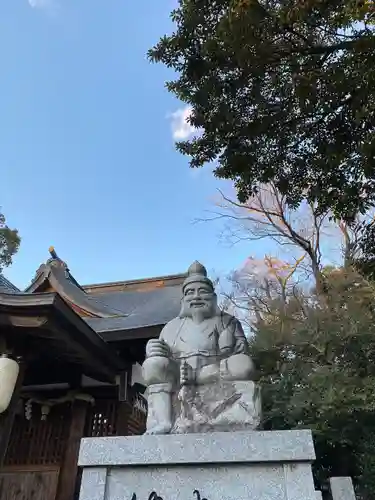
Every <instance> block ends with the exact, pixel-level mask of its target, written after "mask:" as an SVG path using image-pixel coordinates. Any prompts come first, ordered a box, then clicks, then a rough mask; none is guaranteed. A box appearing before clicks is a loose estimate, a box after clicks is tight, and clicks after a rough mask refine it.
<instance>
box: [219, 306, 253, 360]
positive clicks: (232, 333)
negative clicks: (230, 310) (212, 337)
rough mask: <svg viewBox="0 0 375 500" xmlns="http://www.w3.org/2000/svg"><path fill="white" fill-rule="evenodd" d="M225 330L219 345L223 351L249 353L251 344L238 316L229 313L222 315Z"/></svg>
mask: <svg viewBox="0 0 375 500" xmlns="http://www.w3.org/2000/svg"><path fill="white" fill-rule="evenodd" d="M222 322H223V330H222V332H221V334H220V337H219V345H220V350H221V352H222V353H225V352H227V353H228V354H229V355H230V354H248V353H249V345H248V342H247V339H246V336H245V333H244V331H243V328H242V325H241V323H240V322H239V321H238V319H237V318H235V317H234V316H231V315H229V314H224V315H223V316H222Z"/></svg>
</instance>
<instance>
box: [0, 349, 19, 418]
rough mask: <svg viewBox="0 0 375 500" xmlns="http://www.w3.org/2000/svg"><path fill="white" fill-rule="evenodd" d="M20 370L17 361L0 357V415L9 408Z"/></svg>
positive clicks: (4, 356) (5, 356)
mask: <svg viewBox="0 0 375 500" xmlns="http://www.w3.org/2000/svg"><path fill="white" fill-rule="evenodd" d="M19 371H20V368H19V366H18V363H17V361H14V359H11V358H8V357H7V355H3V356H1V357H0V413H3V412H4V411H5V410H6V409H7V408H8V406H9V403H10V400H11V399H12V395H13V391H14V388H15V387H16V383H17V378H18V374H19Z"/></svg>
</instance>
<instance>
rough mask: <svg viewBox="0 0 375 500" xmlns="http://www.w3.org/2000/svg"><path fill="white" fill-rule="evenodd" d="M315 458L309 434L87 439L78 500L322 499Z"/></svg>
mask: <svg viewBox="0 0 375 500" xmlns="http://www.w3.org/2000/svg"><path fill="white" fill-rule="evenodd" d="M314 459H315V453H314V447H313V442H312V436H311V433H310V431H307V430H303V431H272V432H261V431H246V432H242V431H241V432H234V433H228V432H223V433H211V434H187V435H183V434H175V435H164V436H152V435H143V436H129V437H110V438H86V439H83V440H82V443H81V448H80V455H79V465H80V466H81V467H82V468H83V474H82V483H81V492H80V500H148V499H150V498H152V499H153V500H160V498H161V499H163V500H193V499H195V500H199V498H200V499H201V500H316V498H317V495H316V492H315V491H314V483H313V478H312V473H311V462H312V461H313V460H314ZM152 492H156V494H157V496H155V495H154V496H153V497H150V494H151V493H152ZM159 497H160V498H159Z"/></svg>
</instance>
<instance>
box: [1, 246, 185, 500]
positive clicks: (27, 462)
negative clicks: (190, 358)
mask: <svg viewBox="0 0 375 500" xmlns="http://www.w3.org/2000/svg"><path fill="white" fill-rule="evenodd" d="M50 254H51V257H50V258H49V259H48V260H47V262H46V263H45V264H42V265H41V266H40V267H39V269H38V270H37V272H36V274H35V277H34V279H33V280H32V282H31V284H30V285H29V286H28V287H27V289H26V290H24V291H20V290H18V289H17V287H15V286H14V285H13V284H12V283H10V282H9V281H8V280H7V279H6V278H4V276H2V275H1V274H0V356H3V357H0V403H1V394H2V389H1V383H2V382H1V381H2V380H3V379H2V378H1V377H2V376H4V373H5V370H6V369H8V368H7V366H8V365H7V363H13V364H14V366H15V367H16V369H17V370H18V371H17V373H18V375H17V376H16V380H17V381H16V382H15V384H14V390H13V391H12V397H11V399H10V402H9V405H8V406H7V409H6V410H5V411H3V412H2V413H0V500H76V499H78V492H79V486H80V473H79V469H78V467H77V457H78V449H79V444H80V440H81V438H82V437H91V436H96V437H99V436H127V435H134V434H142V433H143V432H144V430H145V423H146V412H147V401H146V399H145V398H144V397H143V392H144V389H145V387H144V386H143V385H142V378H141V370H140V364H141V363H142V362H143V360H144V357H145V346H146V342H147V341H148V340H149V339H150V338H154V337H158V336H159V334H160V331H161V329H162V328H163V326H164V325H165V324H166V323H167V322H168V321H170V320H171V319H172V318H174V317H175V316H177V315H178V313H179V311H180V299H181V295H180V294H181V285H182V283H183V281H184V279H185V277H186V274H179V275H174V276H163V277H159V278H149V279H142V280H134V281H121V282H114V283H101V284H93V285H80V284H79V283H78V282H77V281H76V280H75V279H74V277H73V275H72V274H71V272H70V270H69V268H68V266H67V264H66V263H65V262H64V261H63V260H61V259H60V258H59V257H58V256H57V254H56V252H55V250H54V249H53V248H50ZM14 361H16V362H17V364H16V363H14ZM2 363H3V364H2ZM17 365H18V367H17ZM2 372H3V375H2ZM10 376H11V375H9V377H10ZM9 377H8V378H9ZM4 380H5V378H4ZM0 411H1V408H0Z"/></svg>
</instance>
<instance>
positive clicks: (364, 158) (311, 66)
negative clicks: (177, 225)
mask: <svg viewBox="0 0 375 500" xmlns="http://www.w3.org/2000/svg"><path fill="white" fill-rule="evenodd" d="M172 19H173V21H174V22H175V24H176V30H175V32H174V33H173V34H172V35H171V36H164V37H163V38H161V40H160V41H159V43H158V44H157V45H156V46H155V47H154V48H153V49H151V50H150V51H149V57H150V59H151V60H152V61H157V62H163V63H164V64H166V65H167V66H168V67H170V68H172V69H174V70H175V71H176V72H177V74H178V77H177V79H176V80H175V81H171V82H168V83H167V88H168V89H169V90H170V91H171V92H173V93H174V94H175V95H176V96H177V97H178V98H179V99H181V100H182V101H184V102H186V103H188V104H189V105H190V106H191V109H192V111H191V116H190V122H191V124H192V125H193V126H194V127H196V128H197V129H198V131H199V133H197V135H196V136H195V137H194V138H193V139H192V140H188V141H183V142H180V143H178V144H177V148H178V149H179V150H180V151H181V152H182V153H184V154H187V155H189V156H190V157H191V160H190V165H191V166H192V167H201V166H203V165H204V164H205V163H207V162H214V161H215V162H216V163H215V165H216V166H215V170H214V173H215V175H216V176H218V177H220V178H225V179H231V180H233V181H234V182H235V185H236V188H237V192H238V197H239V200H240V201H245V200H246V199H247V198H248V197H249V196H250V195H251V194H252V193H253V192H254V190H255V189H256V187H257V185H258V184H260V183H267V182H270V181H272V182H274V184H275V186H276V187H277V189H279V190H280V192H281V193H282V194H284V195H286V196H287V202H288V203H289V204H291V205H292V206H293V205H294V206H295V205H297V204H298V203H299V202H300V201H301V200H302V199H308V200H309V201H310V202H312V201H314V202H315V201H316V202H317V203H318V206H319V207H320V208H321V210H322V211H325V210H327V209H328V208H330V209H331V210H332V211H333V212H334V214H335V215H336V216H341V217H344V218H346V219H347V220H351V219H352V218H353V217H354V214H355V213H356V212H357V211H358V210H365V209H366V208H367V207H368V206H369V205H371V204H372V203H374V202H375V189H374V183H375V169H374V154H375V137H374V120H375V95H374V88H375V66H374V64H373V62H374V56H375V33H374V31H375V30H374V26H373V24H372V22H373V21H374V20H375V13H374V7H373V2H369V1H368V2H366V1H358V0H307V1H304V2H296V1H291V0H282V1H276V0H180V1H179V8H177V9H176V10H174V11H173V12H172Z"/></svg>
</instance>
